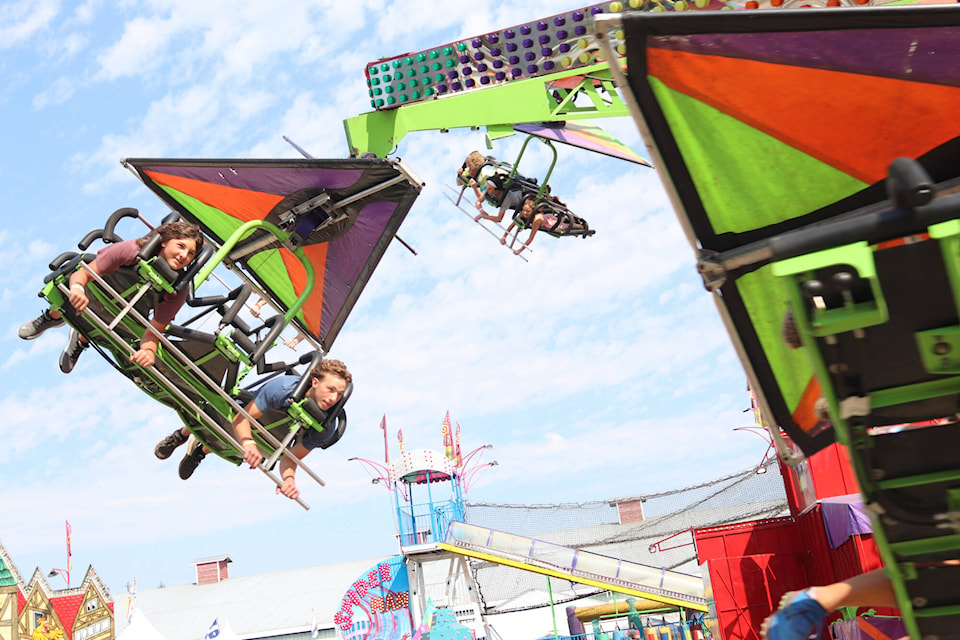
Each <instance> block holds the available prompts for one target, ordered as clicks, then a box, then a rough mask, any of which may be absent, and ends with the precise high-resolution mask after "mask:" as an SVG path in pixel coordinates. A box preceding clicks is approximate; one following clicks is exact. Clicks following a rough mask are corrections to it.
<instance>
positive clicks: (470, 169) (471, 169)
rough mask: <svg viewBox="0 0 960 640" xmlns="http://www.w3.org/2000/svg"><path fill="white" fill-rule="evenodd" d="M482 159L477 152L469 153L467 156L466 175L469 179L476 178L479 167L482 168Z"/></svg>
mask: <svg viewBox="0 0 960 640" xmlns="http://www.w3.org/2000/svg"><path fill="white" fill-rule="evenodd" d="M483 162H484V157H483V155H482V154H481V153H480V152H479V151H471V152H470V155H468V156H467V161H466V165H467V175H469V176H470V177H471V178H476V177H477V172H478V171H480V167H482V166H483Z"/></svg>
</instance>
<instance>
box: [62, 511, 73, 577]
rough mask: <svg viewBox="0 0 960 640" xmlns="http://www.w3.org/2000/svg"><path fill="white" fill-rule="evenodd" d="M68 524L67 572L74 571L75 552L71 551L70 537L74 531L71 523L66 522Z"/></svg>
mask: <svg viewBox="0 0 960 640" xmlns="http://www.w3.org/2000/svg"><path fill="white" fill-rule="evenodd" d="M64 522H66V523H67V571H72V570H73V552H72V551H70V537H71V535H72V534H73V529H71V528H70V521H69V520H64Z"/></svg>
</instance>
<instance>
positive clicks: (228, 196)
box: [144, 170, 283, 222]
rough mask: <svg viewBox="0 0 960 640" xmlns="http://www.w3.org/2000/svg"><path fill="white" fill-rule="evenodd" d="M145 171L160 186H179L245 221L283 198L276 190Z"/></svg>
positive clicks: (260, 217) (257, 217)
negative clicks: (242, 186) (241, 186)
mask: <svg viewBox="0 0 960 640" xmlns="http://www.w3.org/2000/svg"><path fill="white" fill-rule="evenodd" d="M144 173H145V174H146V175H148V176H149V177H150V178H151V179H152V180H153V181H154V182H156V183H157V184H159V185H162V186H165V187H170V188H172V189H176V190H177V191H180V192H182V193H185V194H186V195H188V196H190V197H192V198H196V199H197V200H199V201H201V202H203V203H204V204H206V205H208V206H210V207H215V208H217V209H220V210H221V211H223V212H224V213H226V214H228V215H231V216H233V217H234V218H237V219H239V220H242V221H243V222H249V221H251V220H263V219H264V218H265V217H266V216H267V214H268V213H270V210H271V209H273V207H274V206H276V204H277V203H278V202H280V201H281V200H283V196H280V195H277V194H275V193H264V192H262V191H251V190H250V189H240V188H237V187H228V186H226V185H219V184H213V183H211V182H206V181H204V180H194V179H193V178H183V177H180V176H174V175H170V174H169V173H160V172H157V171H148V170H144Z"/></svg>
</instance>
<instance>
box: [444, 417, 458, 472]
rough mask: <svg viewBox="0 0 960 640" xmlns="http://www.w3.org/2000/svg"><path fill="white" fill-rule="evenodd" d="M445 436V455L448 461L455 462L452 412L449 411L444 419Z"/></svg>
mask: <svg viewBox="0 0 960 640" xmlns="http://www.w3.org/2000/svg"><path fill="white" fill-rule="evenodd" d="M441 433H442V434H443V455H445V456H446V457H447V459H448V460H453V459H454V458H455V457H456V455H455V454H454V451H453V434H452V433H450V412H449V411H447V415H446V416H444V418H443V429H442V430H441Z"/></svg>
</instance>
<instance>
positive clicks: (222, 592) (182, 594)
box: [118, 556, 384, 640]
mask: <svg viewBox="0 0 960 640" xmlns="http://www.w3.org/2000/svg"><path fill="white" fill-rule="evenodd" d="M219 557H221V556H218V558H219ZM383 559H384V558H368V559H365V560H354V561H351V562H341V563H337V564H328V565H323V566H316V567H304V568H301V569H290V570H287V571H275V572H272V573H261V574H256V575H251V576H240V577H231V578H228V579H226V580H223V581H221V582H218V583H215V584H204V585H196V584H189V585H180V586H176V587H163V588H160V589H140V590H139V591H138V593H137V602H136V610H137V611H140V612H142V613H143V615H144V616H145V617H146V619H147V620H148V621H149V622H150V624H151V625H152V626H153V627H154V628H155V629H156V631H157V632H159V633H160V635H162V636H163V637H164V638H166V639H167V640H197V639H199V638H202V637H203V635H204V634H205V633H206V632H207V629H209V627H210V623H211V622H213V620H214V618H219V619H220V620H221V621H222V620H224V619H226V620H227V621H228V622H229V625H230V627H231V628H232V629H233V630H234V631H235V632H236V634H237V635H238V636H239V637H240V638H262V637H269V636H275V635H283V634H287V633H296V632H302V631H310V630H311V629H312V628H313V624H314V620H316V623H317V625H318V626H319V627H320V628H321V629H323V628H328V629H329V628H333V626H334V624H333V615H334V613H336V612H337V610H339V608H340V601H341V599H342V598H343V596H344V594H345V593H346V592H347V590H348V589H349V587H350V585H352V584H353V583H354V582H355V581H356V580H357V579H358V578H361V577H364V576H365V575H366V573H367V572H368V571H369V570H370V569H371V568H372V567H374V566H375V565H376V564H378V563H379V562H381V561H382V560H383ZM118 622H120V621H118ZM120 631H122V630H120Z"/></svg>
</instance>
